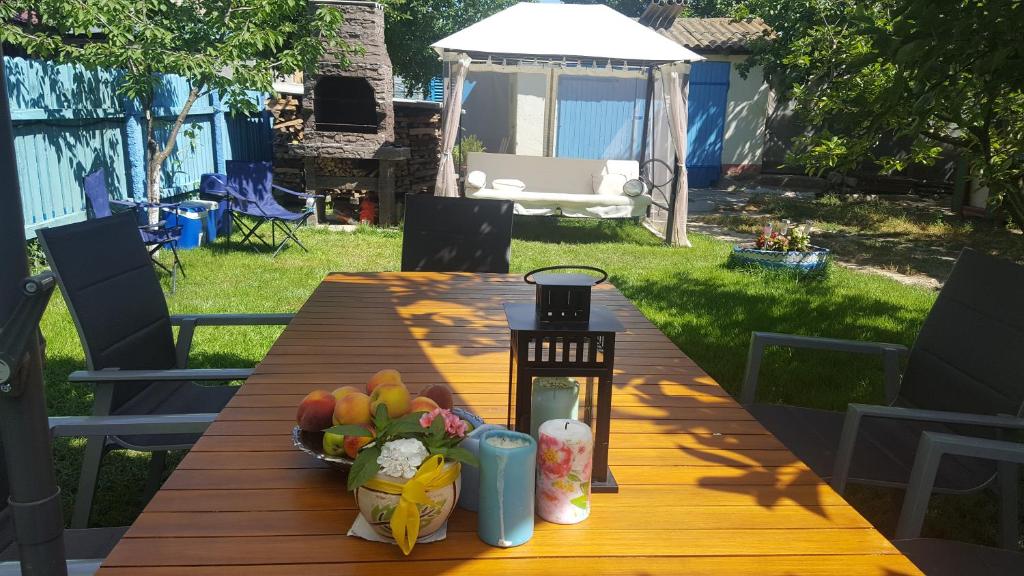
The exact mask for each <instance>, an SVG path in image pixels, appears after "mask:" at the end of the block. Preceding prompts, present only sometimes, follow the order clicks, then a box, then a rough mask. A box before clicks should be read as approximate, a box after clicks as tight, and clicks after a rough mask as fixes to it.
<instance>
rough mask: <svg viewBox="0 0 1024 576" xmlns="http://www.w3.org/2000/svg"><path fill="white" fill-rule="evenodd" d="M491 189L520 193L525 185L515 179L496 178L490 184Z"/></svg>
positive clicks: (524, 188)
mask: <svg viewBox="0 0 1024 576" xmlns="http://www.w3.org/2000/svg"><path fill="white" fill-rule="evenodd" d="M491 188H493V189H495V190H508V191H509V192H522V191H523V190H526V184H524V183H523V181H522V180H516V179H515V178H498V179H496V180H495V181H494V182H491Z"/></svg>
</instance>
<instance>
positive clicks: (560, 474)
mask: <svg viewBox="0 0 1024 576" xmlns="http://www.w3.org/2000/svg"><path fill="white" fill-rule="evenodd" d="M537 433H538V435H539V436H540V439H539V441H538V442H537V514H538V515H539V516H540V517H541V518H543V519H545V520H547V521H548V522H554V523H556V524H576V523H577V522H582V521H583V520H586V519H587V517H588V516H590V475H591V472H592V470H591V467H592V459H593V456H594V438H593V436H592V435H591V432H590V426H587V425H586V424H584V423H583V422H579V421H577V420H567V419H559V420H548V421H547V422H545V423H543V424H541V425H540V429H539V430H538V431H537Z"/></svg>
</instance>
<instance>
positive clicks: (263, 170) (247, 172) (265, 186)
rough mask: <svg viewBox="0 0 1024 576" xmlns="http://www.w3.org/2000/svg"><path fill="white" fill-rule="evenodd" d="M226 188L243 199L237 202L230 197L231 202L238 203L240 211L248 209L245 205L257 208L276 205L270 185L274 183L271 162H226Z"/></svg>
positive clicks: (236, 199)
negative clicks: (253, 205) (256, 206)
mask: <svg viewBox="0 0 1024 576" xmlns="http://www.w3.org/2000/svg"><path fill="white" fill-rule="evenodd" d="M227 173H228V183H227V185H228V187H229V188H231V189H232V191H233V192H234V193H235V194H238V195H239V196H241V197H243V198H245V200H244V201H243V200H239V199H238V198H235V197H232V198H231V202H233V203H234V202H238V203H240V205H241V206H240V209H241V210H242V211H246V210H248V209H249V206H247V204H250V203H251V204H255V205H258V206H265V205H268V202H269V203H270V204H272V205H276V204H277V201H276V200H274V194H273V190H272V188H271V185H272V184H273V183H274V170H273V163H272V162H244V161H241V160H228V161H227Z"/></svg>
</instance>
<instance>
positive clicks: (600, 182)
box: [466, 152, 651, 218]
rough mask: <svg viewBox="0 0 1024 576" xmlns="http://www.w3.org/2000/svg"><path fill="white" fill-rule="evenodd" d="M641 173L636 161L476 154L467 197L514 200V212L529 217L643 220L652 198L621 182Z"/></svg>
mask: <svg viewBox="0 0 1024 576" xmlns="http://www.w3.org/2000/svg"><path fill="white" fill-rule="evenodd" d="M639 172H640V167H639V164H638V163H637V162H636V161H635V160H577V159H573V158H545V157H542V156H516V155H514V154H490V153H487V152H471V153H470V154H469V156H468V158H467V176H466V196H467V197H469V198H484V199H492V200H511V201H513V202H514V203H515V213H516V214H521V215H527V216H552V215H562V216H574V217H580V218H638V217H641V216H643V215H644V214H646V211H647V207H648V206H649V205H650V204H651V198H650V196H649V195H648V194H639V195H637V196H628V195H626V194H625V193H624V192H623V191H622V183H624V182H625V181H627V180H630V179H635V178H637V177H638V176H639ZM609 175H611V176H609ZM507 180H513V181H519V183H521V184H522V185H524V186H522V189H521V190H519V189H517V188H519V187H520V186H518V185H517V183H516V182H512V183H509V182H502V181H507ZM495 181H499V182H497V183H496V182H495ZM510 184H511V185H510ZM597 191H600V193H597Z"/></svg>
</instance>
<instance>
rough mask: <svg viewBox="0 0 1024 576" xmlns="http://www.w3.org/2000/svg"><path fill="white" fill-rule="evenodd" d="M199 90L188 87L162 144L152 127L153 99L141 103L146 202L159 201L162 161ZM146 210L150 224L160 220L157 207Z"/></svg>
mask: <svg viewBox="0 0 1024 576" xmlns="http://www.w3.org/2000/svg"><path fill="white" fill-rule="evenodd" d="M200 92H201V90H200V88H196V87H190V88H189V91H188V98H186V99H185V103H184V104H182V106H181V110H180V111H179V112H178V116H177V117H176V118H175V119H174V124H172V125H171V131H170V133H169V134H167V141H166V142H164V143H163V145H162V146H161V143H159V142H157V141H156V130H155V129H154V127H153V121H154V117H153V100H152V99H149V100H148V101H146V102H144V103H143V112H144V115H145V118H146V201H148V202H151V203H154V204H156V203H158V202H160V175H161V168H162V167H163V165H164V162H166V161H167V158H168V157H170V155H171V152H173V151H174V145H175V143H176V142H177V140H178V132H180V131H181V127H182V125H184V124H185V120H186V119H187V118H188V113H189V112H191V111H192V105H193V104H195V103H196V100H198V99H199V94H200ZM148 212H149V223H150V224H156V223H157V222H159V221H160V209H159V208H157V207H152V208H150V209H149V211H148Z"/></svg>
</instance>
